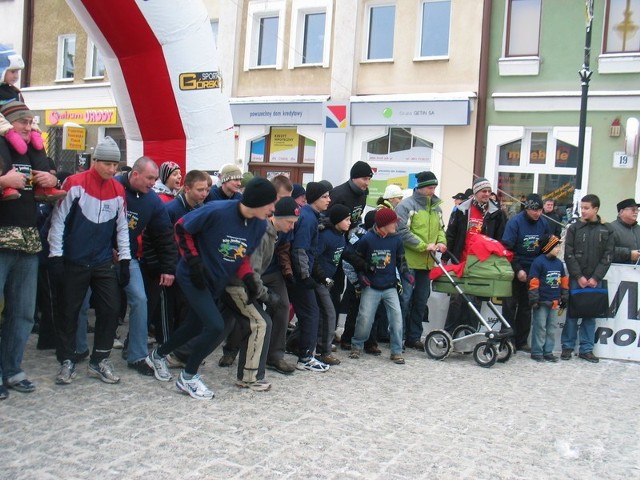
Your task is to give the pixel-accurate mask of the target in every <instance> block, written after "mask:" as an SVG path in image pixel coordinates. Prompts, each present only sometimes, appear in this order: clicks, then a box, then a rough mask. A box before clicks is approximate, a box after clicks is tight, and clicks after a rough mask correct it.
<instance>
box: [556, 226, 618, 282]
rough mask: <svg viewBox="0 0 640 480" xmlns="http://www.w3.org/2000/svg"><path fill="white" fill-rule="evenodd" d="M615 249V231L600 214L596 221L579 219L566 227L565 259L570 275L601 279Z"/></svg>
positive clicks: (575, 277)
mask: <svg viewBox="0 0 640 480" xmlns="http://www.w3.org/2000/svg"><path fill="white" fill-rule="evenodd" d="M613 251H614V234H613V231H612V230H611V227H610V226H609V225H607V224H604V223H602V222H601V220H600V217H598V220H597V221H595V222H585V221H583V220H578V221H577V222H575V223H572V224H571V225H569V227H568V228H567V235H566V236H565V246H564V262H565V263H566V264H567V271H568V272H569V276H570V277H571V278H573V279H575V280H577V279H579V278H580V277H582V276H584V277H586V278H587V279H589V278H593V279H595V280H597V281H600V280H602V279H603V278H604V276H605V275H606V274H607V270H609V265H611V261H612V260H613Z"/></svg>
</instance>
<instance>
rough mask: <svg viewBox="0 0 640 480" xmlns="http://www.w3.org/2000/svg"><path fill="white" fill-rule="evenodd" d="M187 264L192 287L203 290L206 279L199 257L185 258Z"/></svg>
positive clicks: (205, 285)
mask: <svg viewBox="0 0 640 480" xmlns="http://www.w3.org/2000/svg"><path fill="white" fill-rule="evenodd" d="M187 265H189V279H190V280H191V283H192V284H193V286H194V287H196V288H197V289H199V290H203V289H204V288H206V287H207V279H206V277H205V273H204V265H203V264H202V259H201V258H200V257H191V258H190V259H189V260H187Z"/></svg>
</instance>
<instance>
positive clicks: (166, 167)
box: [160, 162, 180, 183]
mask: <svg viewBox="0 0 640 480" xmlns="http://www.w3.org/2000/svg"><path fill="white" fill-rule="evenodd" d="M176 170H180V165H178V164H177V163H176V162H164V163H163V164H162V165H160V181H161V182H162V183H167V180H169V177H170V176H171V174H172V173H173V172H175V171H176Z"/></svg>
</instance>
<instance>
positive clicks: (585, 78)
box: [573, 0, 593, 217]
mask: <svg viewBox="0 0 640 480" xmlns="http://www.w3.org/2000/svg"><path fill="white" fill-rule="evenodd" d="M586 17H587V18H586V35H585V39H584V60H583V62H582V68H581V69H580V70H579V71H578V75H579V76H580V84H581V85H582V95H581V97H580V126H579V127H578V162H577V168H576V189H575V190H574V194H573V202H574V204H575V212H574V216H575V217H578V216H579V215H580V199H581V198H582V192H581V189H582V164H583V161H584V142H585V131H586V129H587V100H588V98H589V81H590V80H591V74H592V73H593V72H592V71H591V68H590V60H591V27H592V25H593V0H586Z"/></svg>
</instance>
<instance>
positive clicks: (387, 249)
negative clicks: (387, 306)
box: [356, 227, 408, 290]
mask: <svg viewBox="0 0 640 480" xmlns="http://www.w3.org/2000/svg"><path fill="white" fill-rule="evenodd" d="M356 251H357V252H358V255H360V256H361V257H363V258H364V259H365V261H366V262H367V263H368V265H370V266H373V267H375V273H373V274H371V273H367V274H366V276H367V279H368V280H369V282H370V283H371V287H372V288H375V289H376V290H386V289H387V288H395V286H396V283H397V281H398V278H397V276H396V268H397V269H398V271H399V272H401V273H406V272H407V271H408V267H407V262H406V260H405V259H404V246H403V245H402V238H401V237H400V235H398V234H394V235H387V236H386V237H381V236H380V234H379V233H378V232H377V229H376V227H374V228H372V229H371V230H369V231H368V232H367V233H365V234H364V236H363V237H362V238H361V239H360V241H359V242H358V243H357V244H356Z"/></svg>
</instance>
